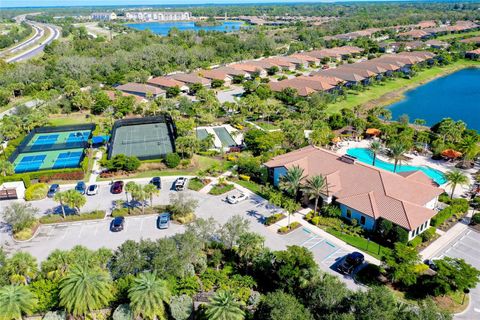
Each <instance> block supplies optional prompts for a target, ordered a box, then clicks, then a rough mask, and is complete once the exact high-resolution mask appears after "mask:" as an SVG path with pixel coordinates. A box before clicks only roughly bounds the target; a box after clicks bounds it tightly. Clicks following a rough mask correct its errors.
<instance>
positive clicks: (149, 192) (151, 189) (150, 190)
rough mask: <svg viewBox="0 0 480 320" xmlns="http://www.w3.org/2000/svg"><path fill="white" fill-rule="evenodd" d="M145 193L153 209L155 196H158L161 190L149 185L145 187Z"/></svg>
mask: <svg viewBox="0 0 480 320" xmlns="http://www.w3.org/2000/svg"><path fill="white" fill-rule="evenodd" d="M143 192H144V193H145V195H146V196H147V197H149V198H150V206H152V207H153V195H158V194H159V193H160V190H158V189H157V187H156V186H154V185H153V184H151V183H149V184H147V185H145V186H144V187H143Z"/></svg>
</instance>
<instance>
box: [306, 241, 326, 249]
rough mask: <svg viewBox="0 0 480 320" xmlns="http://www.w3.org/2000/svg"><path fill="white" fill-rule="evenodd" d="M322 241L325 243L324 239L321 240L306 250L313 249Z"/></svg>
mask: <svg viewBox="0 0 480 320" xmlns="http://www.w3.org/2000/svg"><path fill="white" fill-rule="evenodd" d="M323 241H325V239H322V240H320V241H318V242H317V243H315V244H314V245H313V246H310V247H308V249H312V248H313V247H315V246H316V245H318V244H320V243H322V242H323Z"/></svg>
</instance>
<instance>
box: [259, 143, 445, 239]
mask: <svg viewBox="0 0 480 320" xmlns="http://www.w3.org/2000/svg"><path fill="white" fill-rule="evenodd" d="M265 166H266V167H267V168H268V173H269V179H270V181H271V182H272V183H273V184H274V185H275V186H278V185H279V182H280V179H281V177H282V176H283V175H285V174H286V172H287V170H288V169H291V168H293V167H296V166H298V167H300V168H301V169H303V174H304V175H305V177H306V178H308V177H312V176H315V175H321V176H323V177H324V178H325V180H326V182H327V187H326V188H325V191H324V192H323V193H322V196H321V198H322V201H323V202H324V203H334V204H337V205H338V206H339V207H340V210H341V212H342V216H343V217H344V218H346V219H350V220H353V219H355V220H356V221H358V224H359V225H360V226H362V227H363V228H364V229H367V230H372V229H374V228H375V227H376V225H377V222H378V221H379V220H380V219H385V220H388V221H390V222H392V223H393V224H395V225H397V226H400V227H402V228H404V229H405V230H407V231H408V239H409V240H411V239H413V238H414V237H416V236H417V235H419V234H421V233H422V232H424V231H425V230H426V229H428V227H429V225H430V219H431V218H432V217H433V216H435V214H436V211H435V210H434V209H435V207H436V204H437V201H438V196H439V195H440V194H442V193H443V192H444V190H442V189H441V188H439V187H438V186H436V185H435V184H434V182H433V181H432V180H430V178H428V177H427V176H426V175H425V174H424V173H422V172H421V171H409V172H402V173H401V174H396V173H393V172H390V171H386V170H383V169H380V168H378V167H373V166H370V165H368V164H364V163H361V162H357V161H356V159H355V158H354V157H350V156H341V155H338V154H336V153H334V152H331V151H327V150H324V149H320V148H317V147H314V146H308V147H304V148H302V149H299V150H296V151H293V152H290V153H287V154H284V155H280V156H277V157H274V158H273V159H272V160H270V161H268V162H267V163H265Z"/></svg>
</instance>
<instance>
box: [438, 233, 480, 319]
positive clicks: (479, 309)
mask: <svg viewBox="0 0 480 320" xmlns="http://www.w3.org/2000/svg"><path fill="white" fill-rule="evenodd" d="M479 243H480V233H478V232H477V231H475V230H473V229H470V228H468V229H467V230H466V231H464V232H462V233H461V234H460V235H459V236H458V237H457V238H456V239H455V240H454V241H452V242H451V243H449V244H448V245H447V246H446V247H445V248H443V250H442V251H440V253H439V254H438V255H437V256H436V258H438V259H441V258H443V257H445V256H447V257H451V258H460V259H464V260H465V261H466V262H467V263H469V264H471V265H472V266H474V267H475V268H477V269H479V270H480V247H479V245H478V244H479ZM436 258H434V259H436ZM455 319H465V320H467V319H480V286H477V288H475V289H473V290H471V292H470V305H469V307H468V309H467V310H466V311H465V312H464V313H462V314H459V315H456V316H455Z"/></svg>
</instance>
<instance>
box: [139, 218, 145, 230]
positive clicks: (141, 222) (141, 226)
mask: <svg viewBox="0 0 480 320" xmlns="http://www.w3.org/2000/svg"><path fill="white" fill-rule="evenodd" d="M144 221H145V219H142V220H141V221H140V233H142V229H143V222H144Z"/></svg>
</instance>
